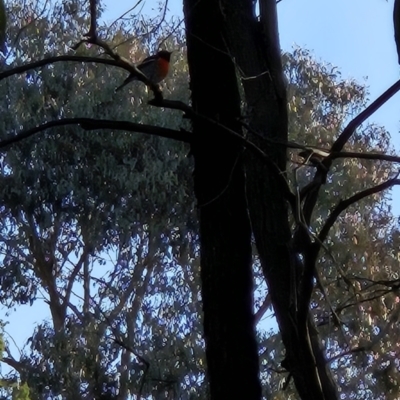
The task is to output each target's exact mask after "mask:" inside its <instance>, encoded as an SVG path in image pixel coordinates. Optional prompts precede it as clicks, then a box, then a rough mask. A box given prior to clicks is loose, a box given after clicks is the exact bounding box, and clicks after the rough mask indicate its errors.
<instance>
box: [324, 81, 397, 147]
mask: <svg viewBox="0 0 400 400" xmlns="http://www.w3.org/2000/svg"><path fill="white" fill-rule="evenodd" d="M399 90H400V80H398V81H397V82H396V83H395V84H393V85H392V86H391V87H390V88H389V89H387V90H386V91H385V92H384V93H383V94H381V95H380V96H379V97H378V98H377V99H376V100H375V101H374V102H372V103H371V104H370V105H369V106H368V107H367V108H366V109H365V110H364V111H363V112H362V113H360V114H359V115H357V117H355V118H354V119H353V120H352V121H350V123H349V124H348V125H347V126H346V128H345V129H344V130H343V132H342V133H341V134H340V136H339V137H338V138H337V140H336V141H335V143H334V144H333V146H332V149H331V151H332V153H335V152H338V151H341V150H342V148H343V147H344V145H345V144H346V143H347V141H348V140H349V139H350V137H351V135H352V134H353V133H354V132H355V130H356V129H357V128H358V127H359V126H360V125H361V124H362V123H363V122H364V121H365V120H366V119H367V118H369V117H370V116H371V115H372V114H373V113H374V112H375V111H377V110H378V109H379V108H380V107H382V106H383V104H385V103H386V102H387V101H388V100H389V99H390V98H391V97H392V96H394V95H395V94H396V93H397V92H398V91H399Z"/></svg>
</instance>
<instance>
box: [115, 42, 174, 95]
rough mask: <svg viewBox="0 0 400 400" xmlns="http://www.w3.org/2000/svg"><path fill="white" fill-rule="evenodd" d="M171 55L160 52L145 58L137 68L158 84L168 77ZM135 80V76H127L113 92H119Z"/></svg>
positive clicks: (166, 52) (168, 52)
mask: <svg viewBox="0 0 400 400" xmlns="http://www.w3.org/2000/svg"><path fill="white" fill-rule="evenodd" d="M171 54H172V52H170V51H167V50H160V51H159V52H158V53H157V54H154V55H153V56H150V57H147V58H145V59H144V60H143V61H142V62H141V63H140V64H139V65H138V66H137V68H138V69H139V70H140V71H141V72H143V74H144V75H146V76H147V78H149V79H150V80H151V81H152V82H153V83H160V82H161V81H162V80H163V79H164V78H165V77H166V76H167V75H168V71H169V61H170V59H171ZM137 79H138V78H137V76H136V75H134V74H131V75H129V76H128V77H127V78H126V79H125V80H124V82H123V83H122V85H120V86H118V87H117V88H116V89H115V91H116V92H117V91H118V90H121V89H122V88H123V87H124V86H125V85H127V84H128V83H130V82H132V81H135V80H137Z"/></svg>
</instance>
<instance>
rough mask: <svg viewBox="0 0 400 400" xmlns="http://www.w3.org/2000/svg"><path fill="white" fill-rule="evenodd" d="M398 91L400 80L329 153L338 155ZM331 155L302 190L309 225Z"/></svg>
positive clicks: (355, 123) (349, 125) (351, 123)
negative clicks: (356, 132) (357, 131)
mask: <svg viewBox="0 0 400 400" xmlns="http://www.w3.org/2000/svg"><path fill="white" fill-rule="evenodd" d="M399 90H400V80H398V81H397V82H396V83H395V84H394V85H392V86H391V87H390V88H389V89H387V90H386V91H385V92H384V93H383V94H382V95H381V96H379V97H378V98H377V99H376V100H375V101H374V102H372V103H371V104H370V105H369V106H368V107H367V108H366V109H365V110H364V111H363V112H361V113H360V114H359V115H358V116H357V117H355V118H354V119H353V120H352V121H350V123H349V124H348V125H347V127H346V128H345V129H344V130H343V132H342V133H341V134H340V136H339V137H338V139H337V140H336V141H335V143H334V144H333V145H332V148H331V151H330V152H331V153H338V152H340V151H341V150H342V148H343V147H344V145H345V144H346V143H347V141H348V140H349V139H350V137H351V135H352V134H353V133H354V131H355V130H356V129H357V128H358V127H359V126H360V125H361V124H362V123H363V122H364V121H365V120H366V119H367V118H369V117H370V116H371V115H372V114H373V113H374V112H375V111H377V110H378V109H379V108H380V107H381V106H382V105H383V104H384V103H386V101H388V100H389V99H390V98H391V97H392V96H393V95H394V94H396V93H397V92H398V91H399ZM332 159H333V158H332V155H331V156H328V157H326V158H325V159H324V160H323V161H322V162H321V165H320V166H318V169H317V171H316V173H315V175H314V179H313V180H312V182H310V183H309V184H308V185H307V186H306V187H304V188H303V189H302V193H301V196H302V199H303V198H304V197H306V200H305V203H304V207H303V214H304V218H305V220H306V222H307V224H309V223H310V220H311V215H312V213H313V210H314V207H315V204H316V203H317V199H318V192H319V189H320V187H321V185H323V184H324V183H325V182H326V177H327V175H328V172H329V169H330V167H331V165H332Z"/></svg>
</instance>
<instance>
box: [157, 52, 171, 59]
mask: <svg viewBox="0 0 400 400" xmlns="http://www.w3.org/2000/svg"><path fill="white" fill-rule="evenodd" d="M171 54H172V51H167V50H160V51H159V52H158V53H157V55H158V57H161V58H163V59H164V60H167V61H169V60H170V59H171Z"/></svg>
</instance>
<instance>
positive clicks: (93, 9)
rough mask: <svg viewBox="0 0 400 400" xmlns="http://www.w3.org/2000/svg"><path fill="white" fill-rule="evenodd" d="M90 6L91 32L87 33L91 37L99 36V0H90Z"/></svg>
mask: <svg viewBox="0 0 400 400" xmlns="http://www.w3.org/2000/svg"><path fill="white" fill-rule="evenodd" d="M89 8H90V28H89V32H88V33H87V34H86V35H85V36H88V37H89V38H96V37H97V1H96V0H89Z"/></svg>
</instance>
